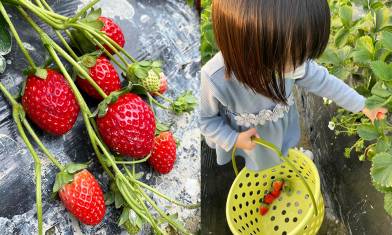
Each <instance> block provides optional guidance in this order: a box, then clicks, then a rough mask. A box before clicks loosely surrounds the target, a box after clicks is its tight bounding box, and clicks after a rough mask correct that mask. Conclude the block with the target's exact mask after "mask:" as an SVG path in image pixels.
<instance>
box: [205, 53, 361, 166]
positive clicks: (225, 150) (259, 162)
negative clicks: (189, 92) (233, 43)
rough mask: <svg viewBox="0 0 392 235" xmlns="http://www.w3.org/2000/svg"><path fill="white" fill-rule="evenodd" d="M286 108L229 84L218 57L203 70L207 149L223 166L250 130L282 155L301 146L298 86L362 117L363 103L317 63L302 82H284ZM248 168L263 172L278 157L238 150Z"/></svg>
mask: <svg viewBox="0 0 392 235" xmlns="http://www.w3.org/2000/svg"><path fill="white" fill-rule="evenodd" d="M285 83H286V84H285V85H286V95H287V97H288V105H282V104H277V103H275V102H273V101H272V100H271V99H270V98H268V97H265V96H263V95H260V94H257V93H255V92H253V91H252V90H251V89H249V88H247V87H246V86H244V85H243V84H242V83H240V82H239V81H238V80H237V79H236V78H235V77H234V76H233V77H232V78H231V79H225V65H224V61H223V57H222V55H221V53H218V54H217V55H216V56H215V57H214V58H212V59H211V60H210V61H209V62H208V63H207V64H206V65H204V66H203V68H202V73H201V98H200V99H201V100H200V104H201V111H200V129H201V133H202V134H203V135H204V137H205V139H206V142H207V144H208V145H209V146H210V147H212V148H215V149H216V153H217V162H218V164H219V165H224V164H227V163H228V162H230V160H231V150H232V149H233V147H234V144H235V142H236V140H237V137H238V134H239V133H240V132H242V131H246V130H247V129H249V128H251V127H255V128H256V129H257V132H258V134H259V135H260V137H262V138H264V139H266V140H268V141H270V142H272V143H273V144H275V145H276V146H277V147H279V148H281V150H282V152H283V154H284V155H286V154H287V153H288V150H289V148H291V147H295V146H296V145H297V144H298V142H299V140H300V135H301V134H300V127H299V120H298V111H297V108H296V105H295V102H294V97H293V95H292V91H293V87H294V86H295V85H297V86H298V87H301V88H303V89H305V90H307V91H309V92H312V93H314V94H315V95H318V96H321V97H326V98H328V99H330V100H333V101H334V102H336V104H337V105H339V106H340V107H342V108H344V109H346V110H348V111H351V112H359V111H361V110H362V109H363V108H364V106H365V98H364V97H363V96H361V95H360V94H358V93H357V92H356V91H355V90H354V89H352V88H351V87H349V86H348V85H347V84H345V83H344V82H343V81H341V80H340V79H338V78H336V77H334V76H333V75H331V74H329V73H328V71H327V69H326V68H324V67H322V66H320V65H318V64H317V63H316V62H315V61H308V62H306V64H305V75H304V76H303V77H301V78H299V79H285ZM238 155H239V156H242V157H244V158H245V161H246V167H247V168H248V169H250V170H254V171H259V170H263V169H267V168H270V167H273V166H275V165H278V164H280V163H281V162H280V160H279V158H278V156H276V154H275V153H273V152H272V151H270V150H267V149H265V148H263V147H260V146H257V147H256V148H255V149H254V150H252V151H243V150H238V152H237V156H238Z"/></svg>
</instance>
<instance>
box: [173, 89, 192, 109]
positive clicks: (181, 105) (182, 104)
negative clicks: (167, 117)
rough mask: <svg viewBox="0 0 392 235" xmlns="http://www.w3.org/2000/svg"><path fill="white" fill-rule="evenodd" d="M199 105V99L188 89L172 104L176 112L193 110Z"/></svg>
mask: <svg viewBox="0 0 392 235" xmlns="http://www.w3.org/2000/svg"><path fill="white" fill-rule="evenodd" d="M196 105H197V99H196V98H195V97H194V96H193V95H192V92H190V91H186V92H184V93H182V94H181V95H180V96H179V97H178V98H177V99H176V100H175V101H174V102H173V103H172V105H171V108H172V110H173V111H174V112H175V113H176V114H181V113H185V112H191V111H193V110H194V108H195V107H196Z"/></svg>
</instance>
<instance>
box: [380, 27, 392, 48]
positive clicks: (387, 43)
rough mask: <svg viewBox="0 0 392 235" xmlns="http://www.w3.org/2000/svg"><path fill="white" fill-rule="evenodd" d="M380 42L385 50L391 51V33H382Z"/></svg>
mask: <svg viewBox="0 0 392 235" xmlns="http://www.w3.org/2000/svg"><path fill="white" fill-rule="evenodd" d="M381 35H382V38H381V42H382V45H383V47H384V48H385V49H387V50H389V51H392V32H388V31H383V32H382V34H381Z"/></svg>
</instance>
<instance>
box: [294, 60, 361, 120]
mask: <svg viewBox="0 0 392 235" xmlns="http://www.w3.org/2000/svg"><path fill="white" fill-rule="evenodd" d="M306 70H307V71H306V74H305V76H304V77H303V78H302V79H298V80H297V81H296V84H297V85H298V86H299V87H302V88H304V89H305V90H307V91H309V92H311V93H313V94H315V95H317V96H321V97H326V98H328V99H330V100H333V101H334V102H335V103H336V104H337V105H339V106H340V107H342V108H344V109H346V110H348V111H350V112H354V113H357V112H360V111H361V110H362V109H363V108H364V107H365V98H364V97H363V96H362V95H360V94H358V92H356V91H355V90H354V89H353V88H351V87H350V86H349V85H347V84H346V83H344V82H343V81H342V80H340V79H338V78H336V77H335V76H333V75H331V74H329V72H328V70H327V69H326V68H325V67H323V66H321V65H318V64H317V63H316V62H314V61H310V62H309V63H308V65H307V69H306Z"/></svg>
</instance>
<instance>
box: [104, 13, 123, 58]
mask: <svg viewBox="0 0 392 235" xmlns="http://www.w3.org/2000/svg"><path fill="white" fill-rule="evenodd" d="M99 20H100V21H102V22H103V24H104V26H103V28H102V29H101V32H104V33H105V34H106V35H107V36H108V37H109V38H111V39H112V40H113V41H115V42H116V43H117V44H118V45H119V46H120V47H124V45H125V39H124V34H123V32H122V30H121V28H120V27H119V26H118V25H117V24H116V23H114V21H113V20H112V19H110V18H107V17H104V16H100V17H99ZM105 48H106V50H108V51H109V52H111V53H113V52H112V50H111V49H110V48H109V47H108V46H105Z"/></svg>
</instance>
